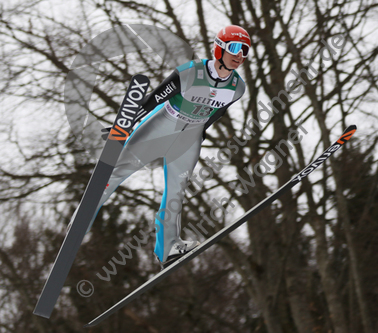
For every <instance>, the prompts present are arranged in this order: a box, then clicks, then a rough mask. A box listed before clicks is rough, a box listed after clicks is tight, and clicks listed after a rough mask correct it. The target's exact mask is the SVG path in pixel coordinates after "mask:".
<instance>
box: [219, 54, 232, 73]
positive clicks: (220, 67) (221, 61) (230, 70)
mask: <svg viewBox="0 0 378 333" xmlns="http://www.w3.org/2000/svg"><path fill="white" fill-rule="evenodd" d="M223 54H224V50H222V56H221V58H220V59H219V62H220V63H221V65H220V66H219V69H220V70H221V69H222V67H224V68H225V69H226V70H228V71H229V72H232V71H233V69H229V68H227V67H226V65H225V64H224V61H223Z"/></svg>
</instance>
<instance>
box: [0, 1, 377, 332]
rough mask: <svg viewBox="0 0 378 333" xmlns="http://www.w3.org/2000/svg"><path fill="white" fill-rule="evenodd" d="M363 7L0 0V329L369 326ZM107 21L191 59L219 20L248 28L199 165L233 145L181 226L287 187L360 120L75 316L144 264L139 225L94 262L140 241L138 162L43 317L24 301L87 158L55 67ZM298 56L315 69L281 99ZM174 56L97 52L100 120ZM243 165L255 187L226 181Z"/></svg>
mask: <svg viewBox="0 0 378 333" xmlns="http://www.w3.org/2000/svg"><path fill="white" fill-rule="evenodd" d="M377 19H378V4H377V1H375V0H355V1H354V0H320V1H318V0H292V1H286V0H276V1H272V0H269V1H260V0H240V1H235V0H185V1H176V0H143V1H141V0H137V1H123V0H113V1H108V0H71V1H64V2H60V1H43V0H42V1H38V0H35V1H32V0H28V1H2V4H0V54H1V62H0V73H1V75H0V91H1V94H0V100H1V109H0V112H1V117H0V139H1V146H0V152H1V159H0V205H1V216H0V228H1V229H0V230H1V231H0V262H1V265H0V318H1V319H0V332H1V333H8V332H9V333H11V332H12V333H13V332H23V333H37V332H38V333H67V332H75V333H76V332H91V333H114V332H134V333H142V332H143V333H144V332H146V333H147V332H148V333H158V332H159V333H160V332H162V333H166V332H211V333H213V332H243V333H244V332H261V333H284V332H285V333H296V332H298V333H307V332H308V333H310V332H312V333H314V332H315V333H321V332H322V333H323V332H324V333H330V332H335V333H355V332H358V333H362V332H364V333H373V332H378V317H377V313H378V282H377V281H378V270H377V267H378V206H377V204H376V202H377V200H378V193H377V189H378V183H377V182H378V169H377V141H378V134H377V133H378V132H377V129H378V111H377V106H378V97H377V96H378V94H377V93H378V91H377V90H378V87H377V82H378V61H377V59H378V58H377V56H378V47H377V38H376V36H377V35H376V34H377V33H378V26H377ZM120 24H150V25H154V26H156V27H160V28H164V29H167V30H169V31H171V32H172V33H174V34H175V35H177V36H178V37H180V38H181V39H182V40H184V41H185V42H186V43H188V44H189V45H190V46H191V47H192V49H193V51H194V52H195V55H196V57H199V58H211V57H212V53H211V49H212V44H213V39H214V36H215V34H216V33H217V32H218V31H219V29H220V28H222V27H223V26H224V25H228V24H237V25H241V26H243V27H244V28H245V29H246V30H247V31H248V32H249V34H250V35H251V37H252V49H251V54H250V56H249V57H248V59H247V60H246V61H245V64H244V66H243V68H242V69H241V70H240V73H241V75H242V77H243V78H244V79H245V82H246V85H247V90H246V94H245V96H244V97H243V99H242V100H241V101H239V102H238V103H236V104H235V105H233V106H232V108H231V109H230V110H229V112H228V114H227V115H226V116H224V117H223V118H222V119H221V121H219V122H218V123H216V124H215V125H214V126H213V127H212V128H211V130H209V131H208V135H207V140H206V141H204V143H203V145H204V147H203V150H202V153H201V160H200V162H199V164H198V167H197V169H196V170H197V171H198V170H199V169H200V168H201V166H206V163H205V158H206V157H208V156H213V157H214V156H217V152H218V151H219V148H221V147H227V144H228V143H229V141H230V140H234V139H233V138H234V136H236V138H237V139H238V140H239V142H242V143H243V147H242V148H240V146H239V148H240V149H239V151H238V152H237V154H232V156H231V160H230V162H229V163H226V164H224V165H223V168H222V170H220V171H219V172H217V171H216V170H214V176H213V177H212V179H209V180H208V181H206V182H204V184H203V186H202V187H198V186H197V187H196V185H193V188H194V189H195V191H197V192H198V193H197V194H196V195H191V194H189V193H188V195H187V200H188V203H187V204H186V205H185V207H184V210H183V227H186V226H188V224H189V223H191V224H192V225H196V223H198V222H199V221H200V219H201V218H200V213H206V214H208V213H209V212H210V211H211V208H212V207H213V206H212V200H213V199H218V200H219V199H220V198H222V197H227V198H230V200H231V203H232V204H233V205H234V206H235V208H232V207H231V206H228V207H227V209H228V210H229V212H230V213H229V214H227V215H226V216H225V218H224V219H223V220H221V221H219V223H217V224H216V227H215V228H210V229H209V228H208V227H207V230H208V231H209V233H208V235H206V237H208V236H211V235H212V234H213V233H214V232H215V231H216V230H218V229H220V228H222V227H223V226H224V225H225V224H227V223H229V222H231V221H232V220H233V219H235V218H236V217H238V216H240V215H241V214H242V213H243V212H244V211H247V210H249V209H250V208H251V207H253V206H254V205H255V204H257V203H258V202H260V201H261V200H262V199H264V198H265V197H266V196H268V195H269V194H271V193H272V192H273V191H275V190H276V189H277V188H278V187H279V186H281V185H283V184H284V183H286V182H287V181H288V180H289V179H290V178H291V177H293V176H294V175H295V174H296V173H297V172H299V171H300V170H301V169H302V168H303V167H304V166H305V165H306V164H308V163H309V162H310V161H311V160H312V159H313V158H314V157H316V156H317V155H319V154H320V153H321V152H322V151H323V150H324V149H325V148H327V147H328V146H329V145H330V144H331V143H332V142H333V141H334V140H336V139H337V138H338V136H339V135H341V133H342V132H343V130H344V129H345V128H346V127H347V125H351V124H356V125H357V126H358V130H357V132H356V134H355V136H354V137H353V138H352V140H351V141H350V142H348V144H347V145H345V147H343V148H342V150H340V151H338V152H337V153H336V154H335V156H334V158H331V159H330V160H329V161H327V162H326V163H325V165H324V166H322V167H321V168H319V170H317V171H316V172H315V173H314V174H312V175H311V176H310V177H309V178H308V179H304V180H303V182H302V183H301V184H300V185H298V186H297V187H296V188H294V189H293V190H292V191H291V192H290V193H289V194H287V195H285V196H283V197H282V198H280V200H279V201H277V202H276V203H275V204H273V205H272V206H271V207H269V208H266V209H265V210H264V211H262V212H261V213H260V214H258V215H257V216H255V217H254V218H252V219H251V220H250V221H248V222H247V223H246V224H245V225H243V226H242V227H241V228H239V229H238V230H237V231H235V232H233V233H232V235H231V236H230V237H227V238H226V239H225V240H223V241H222V242H220V243H219V244H218V245H216V246H213V247H212V248H211V249H209V250H208V251H206V252H205V253H203V254H201V255H200V256H199V257H198V258H196V259H195V260H194V261H193V262H191V263H190V264H188V265H186V266H185V267H183V268H181V269H180V270H178V271H177V272H175V273H174V274H172V275H171V276H170V277H169V278H167V279H166V280H164V281H163V282H161V283H160V284H159V285H157V286H156V287H154V288H153V289H152V290H151V291H149V292H148V293H146V294H144V295H143V296H141V297H140V298H138V299H137V300H135V301H133V302H132V303H131V304H130V305H128V306H127V307H125V308H124V309H122V310H120V311H118V312H117V313H116V314H115V315H113V316H112V317H111V318H109V319H107V320H106V321H104V322H103V323H102V324H100V325H99V326H96V327H94V328H91V329H83V328H82V326H83V324H85V323H87V322H89V321H90V320H92V319H93V318H95V317H96V316H97V315H99V314H100V313H101V312H102V311H104V310H105V309H107V308H108V307H109V306H111V305H113V304H115V303H116V302H118V301H119V300H120V299H121V298H122V297H124V296H125V295H127V294H128V293H129V292H131V291H132V290H134V289H135V288H136V287H138V286H139V285H141V284H142V283H143V282H144V281H146V280H147V279H148V278H149V277H151V276H153V275H154V274H156V273H157V272H158V271H159V267H158V264H157V263H156V261H155V259H154V257H153V255H152V252H153V247H154V239H152V238H151V239H150V240H149V242H146V244H141V249H139V250H137V251H134V250H133V253H132V256H133V257H132V259H130V260H127V262H126V265H117V266H116V274H114V275H112V276H111V277H110V279H109V281H104V280H102V279H100V278H99V277H98V275H96V273H100V274H102V275H103V276H105V273H104V268H103V267H107V268H108V269H109V270H111V266H110V265H109V261H110V260H111V259H112V258H116V260H117V259H118V261H120V260H121V258H120V256H119V254H118V251H119V250H122V249H123V250H124V247H123V246H124V245H125V244H127V243H128V242H130V243H132V244H136V240H135V238H133V237H134V236H136V237H138V238H139V239H142V238H143V237H142V235H141V233H140V231H144V232H146V233H149V232H150V231H151V229H152V225H153V224H152V221H153V218H154V214H155V213H156V211H157V210H158V208H159V204H160V198H161V195H162V190H163V183H162V175H163V173H162V170H161V169H160V168H152V167H151V168H146V169H144V170H141V171H140V172H138V173H137V174H135V175H133V176H132V177H131V178H130V179H129V180H128V181H127V182H125V183H124V184H123V186H121V187H120V188H119V189H118V190H117V192H116V193H115V194H114V195H113V197H112V198H111V199H110V200H109V202H107V204H106V205H105V206H104V207H103V209H102V210H101V212H100V213H99V215H98V217H97V219H96V221H95V224H94V226H93V228H92V231H91V232H90V233H89V234H88V235H87V236H86V238H85V240H84V243H83V244H82V246H81V248H80V251H79V253H78V256H77V258H76V261H75V263H74V266H73V268H72V270H71V272H70V274H69V277H68V279H67V281H66V285H65V287H64V289H63V291H62V294H61V296H60V298H59V301H58V304H57V306H56V308H55V310H54V312H53V314H52V316H51V318H50V320H46V319H43V318H40V317H37V316H35V315H33V314H32V312H33V309H34V306H35V304H36V302H37V299H38V296H39V294H40V292H41V290H42V288H43V285H44V282H45V279H46V277H47V274H48V272H49V270H50V268H51V265H52V263H53V262H54V259H55V256H56V255H57V253H58V250H59V248H60V246H61V244H62V241H63V238H64V235H65V232H66V227H67V224H68V222H69V220H70V218H71V216H72V213H73V211H74V209H75V208H76V207H77V205H78V203H79V201H80V199H81V196H82V194H83V191H84V189H85V187H86V184H87V182H88V180H89V177H90V175H91V172H92V170H93V167H94V165H95V163H96V160H95V158H94V157H93V156H92V155H91V154H90V153H88V151H87V150H86V149H85V148H84V147H83V146H82V145H81V144H80V141H79V140H77V138H75V136H74V135H73V133H72V131H71V129H70V127H69V125H68V122H67V118H66V116H65V107H64V85H65V79H66V75H67V73H68V72H69V71H70V66H71V64H72V62H73V60H74V59H75V56H76V55H77V54H78V53H79V51H80V50H81V49H82V47H83V46H85V45H86V44H87V43H88V42H89V41H91V40H92V39H93V38H94V37H96V36H97V35H98V34H100V33H101V32H103V31H105V30H107V29H110V28H112V27H115V26H118V25H120ZM338 35H342V36H343V38H344V43H343V46H342V48H340V49H337V48H335V49H334V50H335V53H334V54H332V57H330V53H329V51H325V52H323V53H322V52H321V50H322V48H324V43H323V42H322V40H323V41H326V42H328V43H329V45H332V44H331V41H332V38H335V36H338ZM169 47H172V48H174V47H175V46H174V45H170V46H169ZM326 57H328V58H327V59H328V60H327V59H326ZM310 62H311V64H312V65H311V66H312V68H313V69H315V70H316V73H315V72H314V71H313V70H312V72H311V73H313V75H312V77H311V78H309V77H307V75H306V74H305V73H303V72H302V73H303V74H302V76H301V77H302V80H304V84H302V85H301V86H300V87H301V89H300V91H299V92H298V93H296V94H292V95H291V96H292V97H293V98H291V99H290V100H288V99H287V98H286V97H285V96H284V95H282V94H281V95H280V92H281V91H282V90H285V89H286V87H287V83H288V82H289V81H290V80H293V79H295V75H294V74H293V71H292V70H294V71H296V72H297V73H298V72H299V71H301V70H303V69H308V70H309V68H308V64H309V63H310ZM172 69H173V68H171V67H169V65H167V64H166V63H165V62H164V61H162V60H161V59H160V58H159V57H157V56H156V54H155V53H154V52H153V51H151V50H144V51H141V52H139V53H131V54H127V55H123V56H119V57H115V58H111V59H108V61H106V62H104V63H102V64H101V65H100V66H99V67H98V76H97V81H96V86H95V88H94V92H93V95H92V100H91V103H90V106H89V107H88V108H89V111H90V112H91V113H92V114H93V115H95V116H96V117H97V118H98V119H99V121H101V122H102V124H103V125H109V124H110V123H111V121H112V119H114V115H115V112H117V111H118V106H119V104H120V102H121V100H122V96H123V95H124V93H125V91H126V88H127V86H128V82H129V80H130V78H131V75H133V74H135V73H138V72H140V73H143V74H145V75H147V76H148V77H150V79H151V82H152V84H151V85H152V88H154V87H156V85H157V84H158V83H159V82H161V81H162V80H163V79H164V77H166V76H167V75H168V74H169V73H170V72H171V71H172ZM278 96H280V97H281V98H282V99H281V102H280V101H276V102H275V103H274V106H275V107H276V108H277V110H278V111H279V112H278V113H277V114H275V116H274V117H272V118H271V119H270V121H269V122H268V123H266V122H264V121H261V123H260V125H259V124H256V123H255V124H254V125H253V126H254V127H253V130H254V132H255V135H252V136H251V137H248V136H246V134H245V132H243V130H245V129H246V126H248V124H249V123H250V122H249V121H250V120H251V119H255V120H257V119H259V118H258V110H259V108H260V105H259V102H260V101H262V102H264V103H265V104H267V103H268V102H269V101H271V100H272V99H273V98H275V97H278ZM298 121H301V122H302V125H301V126H302V127H303V128H304V129H305V130H306V132H307V134H305V133H304V132H301V130H300V133H301V135H302V139H301V140H300V142H298V143H297V144H293V145H292V147H291V149H289V148H290V147H289V148H287V149H285V150H283V151H282V153H280V158H282V165H281V166H280V167H278V168H272V169H271V170H270V171H269V172H268V173H267V174H266V175H265V176H264V177H259V176H258V173H259V172H258V170H259V169H257V168H256V167H255V166H256V165H258V163H261V161H263V159H264V158H265V157H266V154H267V153H268V152H269V151H272V150H273V149H275V147H276V145H277V144H278V143H279V142H280V140H282V139H287V138H288V135H289V133H290V129H292V130H293V129H297V124H298ZM98 135H99V136H100V133H99V134H98ZM219 163H220V162H219ZM260 171H261V170H260ZM195 172H196V171H195ZM250 174H252V175H253V176H254V180H255V185H254V186H252V184H250V186H246V187H247V189H248V190H246V191H245V192H246V193H241V192H240V191H239V192H238V191H235V190H234V189H235V185H237V184H240V179H244V180H245V181H250ZM193 188H192V191H194V189H193ZM188 229H189V228H188ZM184 236H185V235H184ZM124 252H125V251H124ZM81 280H88V281H90V282H91V283H92V284H93V286H94V294H93V295H92V296H91V297H87V298H85V297H81V296H80V295H79V293H78V291H77V289H76V286H77V284H78V282H79V281H81ZM85 288H88V285H86V286H85Z"/></svg>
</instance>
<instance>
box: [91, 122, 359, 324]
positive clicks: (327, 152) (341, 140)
mask: <svg viewBox="0 0 378 333" xmlns="http://www.w3.org/2000/svg"><path fill="white" fill-rule="evenodd" d="M356 130H357V127H356V126H355V125H351V126H349V127H348V128H347V129H346V130H345V131H344V133H343V135H342V136H341V137H340V138H339V139H338V140H337V141H336V142H335V143H333V144H332V145H331V146H330V147H329V148H328V149H327V150H325V151H324V152H323V153H322V154H321V155H320V156H319V157H318V158H317V159H316V160H315V161H313V162H311V163H310V164H309V165H307V166H306V167H305V168H304V169H303V170H302V171H301V172H300V173H298V174H297V175H296V176H295V177H293V178H292V179H291V180H289V181H288V182H287V183H286V184H284V185H283V186H281V187H280V188H279V189H278V190H277V191H276V192H274V193H272V194H271V195H270V196H269V197H267V198H266V199H264V200H263V201H261V202H260V203H258V204H257V205H256V206H254V207H253V208H251V209H250V210H249V211H247V212H246V213H245V214H244V215H242V216H241V217H239V218H238V219H237V220H235V221H234V222H233V223H231V224H230V225H228V226H226V227H224V228H223V229H222V230H220V231H218V232H217V233H216V234H214V235H213V236H212V237H210V238H208V239H207V240H206V241H204V242H203V243H202V244H200V245H199V246H197V247H196V248H194V249H193V250H192V251H190V252H188V253H187V254H186V255H185V256H183V257H181V258H180V259H179V260H177V261H176V262H174V263H173V264H172V265H170V266H168V267H167V268H165V269H164V270H162V271H161V272H159V273H158V274H157V275H155V276H154V277H153V278H151V279H150V280H148V281H147V282H145V283H144V284H143V285H141V286H140V287H139V288H137V289H136V290H134V291H133V292H131V293H130V294H129V295H127V296H126V297H125V298H124V299H122V300H121V301H119V302H118V303H117V304H115V305H113V306H112V307H111V308H109V309H108V310H106V311H105V312H103V313H102V314H101V315H99V316H98V317H97V318H95V319H93V320H92V321H91V322H89V323H88V324H86V325H85V326H84V327H92V326H95V325H97V324H99V323H100V322H102V321H103V320H104V319H106V318H107V317H109V316H110V315H111V314H113V313H114V312H116V311H117V310H119V309H121V308H122V307H124V306H125V305H126V304H128V303H130V302H131V301H133V300H134V299H136V298H137V297H139V296H140V295H142V294H143V293H145V292H146V291H147V290H149V289H150V288H152V287H153V286H155V285H156V284H157V283H159V282H160V281H161V280H163V279H164V278H166V277H167V276H168V275H170V274H172V273H173V272H174V271H176V270H177V269H179V268H180V267H181V266H183V265H185V264H186V263H188V262H189V261H190V260H192V259H194V258H195V257H197V256H198V255H199V254H201V253H202V252H204V251H205V250H207V249H208V248H210V247H211V246H212V245H214V244H215V243H217V242H218V241H219V240H221V239H222V238H224V237H225V236H227V235H228V234H230V233H231V232H232V231H234V230H235V229H237V228H238V227H240V226H241V225H242V224H243V223H245V222H246V221H248V220H249V219H250V218H251V217H252V216H254V215H256V214H257V213H259V212H260V211H261V210H262V209H264V208H265V207H267V206H269V205H270V204H271V203H272V202H273V201H275V200H276V199H277V198H279V197H280V196H281V195H282V194H284V193H285V192H287V191H288V190H290V189H291V188H293V187H294V186H295V185H297V184H298V183H299V182H300V181H301V180H302V179H303V178H305V177H307V176H308V175H309V174H310V173H312V172H313V171H314V170H315V169H317V168H318V167H319V166H320V165H321V164H322V163H323V162H324V161H325V160H327V159H328V158H329V157H330V156H331V155H332V154H333V153H334V152H336V151H337V150H339V149H340V148H341V147H342V145H343V144H344V143H345V142H347V141H348V140H349V139H350V138H351V137H352V135H353V134H354V133H355V132H356Z"/></svg>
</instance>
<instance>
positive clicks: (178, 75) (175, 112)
mask: <svg viewBox="0 0 378 333" xmlns="http://www.w3.org/2000/svg"><path fill="white" fill-rule="evenodd" d="M244 90H245V83H244V81H243V80H242V79H241V77H240V76H239V74H238V73H237V72H236V71H232V72H231V73H230V75H229V77H228V78H226V79H221V78H219V77H218V74H217V72H216V70H215V67H214V61H213V60H193V61H190V62H188V63H186V64H184V65H181V66H179V67H177V68H176V69H175V70H174V72H173V73H172V74H171V75H170V76H169V77H167V78H166V79H165V80H164V81H163V82H162V83H161V84H160V85H159V86H158V87H157V88H156V89H155V90H154V91H153V92H152V93H151V94H149V95H148V96H147V97H146V99H145V101H144V102H143V103H142V107H143V108H144V110H145V111H146V112H149V114H148V115H147V116H146V117H145V118H144V119H143V120H142V122H141V123H140V124H139V125H138V126H137V128H136V129H135V130H134V131H133V132H132V133H131V135H130V137H129V139H128V141H127V142H126V144H125V146H124V148H123V151H122V153H121V155H120V157H119V159H118V162H117V164H116V166H115V168H114V171H113V174H112V176H111V178H110V180H109V184H108V186H107V188H106V190H105V191H104V193H103V195H102V198H101V201H100V203H99V206H98V209H97V211H98V210H99V209H100V207H101V206H102V205H103V204H104V202H105V201H106V200H107V199H108V198H109V197H110V195H111V194H112V193H113V191H115V189H116V188H117V187H118V186H119V185H120V184H121V183H122V182H123V181H124V180H125V179H127V178H128V177H129V176H131V175H132V174H133V173H134V172H135V171H137V170H139V169H141V168H143V167H144V166H145V165H146V164H148V163H151V162H153V161H154V160H156V159H159V158H162V159H163V165H164V177H165V190H164V193H163V197H162V201H161V206H160V210H159V212H158V214H157V216H156V222H155V223H156V224H155V226H156V231H157V233H156V245H155V250H154V252H155V253H156V255H157V256H158V257H159V259H160V261H161V262H164V261H165V260H166V259H167V256H168V253H169V251H170V249H171V248H172V246H173V244H174V243H176V242H178V241H179V240H180V232H181V209H182V201H183V195H184V191H185V188H186V185H187V182H188V180H189V179H190V177H191V175H192V172H193V169H194V167H195V165H196V163H197V161H198V158H199V154H200V150H201V143H202V141H203V139H204V137H205V131H206V129H207V128H208V127H209V126H210V125H211V124H212V123H213V122H214V121H216V120H218V119H219V118H220V117H221V116H222V115H224V113H225V112H226V110H227V108H228V107H229V106H230V105H231V104H232V103H234V102H235V101H237V100H238V99H239V98H240V97H241V96H242V95H243V93H244ZM94 219H95V216H94V217H93V219H92V221H91V224H90V225H92V223H93V221H94Z"/></svg>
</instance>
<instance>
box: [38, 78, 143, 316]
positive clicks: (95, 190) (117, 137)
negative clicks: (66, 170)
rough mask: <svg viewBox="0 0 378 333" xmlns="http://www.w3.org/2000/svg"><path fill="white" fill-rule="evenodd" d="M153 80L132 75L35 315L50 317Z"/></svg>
mask: <svg viewBox="0 0 378 333" xmlns="http://www.w3.org/2000/svg"><path fill="white" fill-rule="evenodd" d="M149 84H150V82H149V79H148V78H147V77H146V76H144V75H141V74H137V75H135V76H133V77H132V79H131V82H130V85H129V88H128V90H127V92H126V95H125V97H124V99H123V101H122V104H121V106H120V109H119V111H118V114H117V116H116V119H115V121H114V123H113V126H112V128H111V130H110V133H109V136H108V139H107V140H106V142H105V146H104V148H103V150H102V152H101V155H100V158H99V160H98V162H97V164H96V166H95V169H94V171H93V173H92V176H91V178H90V180H89V183H88V185H87V188H86V190H85V192H84V195H83V197H82V199H81V203H80V206H79V209H78V211H77V214H76V216H75V218H74V219H73V221H72V224H71V227H70V228H69V230H68V232H67V234H66V237H65V239H64V241H63V244H62V246H61V248H60V250H59V253H58V255H57V257H56V259H55V262H54V264H53V266H52V269H51V271H50V274H49V276H48V278H47V280H46V283H45V286H44V288H43V290H42V293H41V295H40V297H39V299H38V302H37V305H36V307H35V309H34V312H33V313H34V314H35V315H38V316H41V317H45V318H50V315H51V312H52V310H53V308H54V306H55V303H56V301H57V299H58V297H59V294H60V292H61V290H62V288H63V285H64V282H65V280H66V278H67V275H68V273H69V271H70V269H71V266H72V264H73V262H74V260H75V257H76V254H77V252H78V250H79V247H80V245H81V243H82V241H83V238H84V236H85V234H86V231H87V229H88V227H89V224H90V221H91V219H92V217H93V215H94V214H95V213H96V208H97V205H98V203H99V202H100V199H101V196H102V194H103V192H104V190H105V187H106V185H107V183H108V181H109V178H110V176H111V174H112V172H113V169H114V167H115V165H116V163H117V160H118V158H119V155H120V154H121V151H122V149H123V146H124V144H125V142H126V140H127V138H128V137H129V133H130V131H131V128H132V126H133V125H134V122H135V119H136V117H137V115H138V112H139V108H140V104H141V102H142V101H143V98H144V96H145V94H146V92H147V89H148V87H149Z"/></svg>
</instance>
